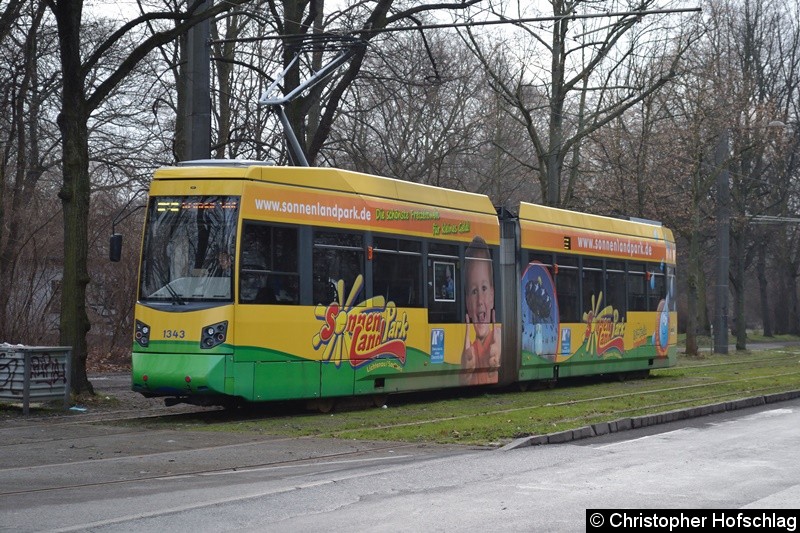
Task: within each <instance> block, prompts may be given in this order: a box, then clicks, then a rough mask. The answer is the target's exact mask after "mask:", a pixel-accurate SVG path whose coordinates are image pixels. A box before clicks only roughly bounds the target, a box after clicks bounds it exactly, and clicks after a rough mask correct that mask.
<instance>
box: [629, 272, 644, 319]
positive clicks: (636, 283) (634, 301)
mask: <svg viewBox="0 0 800 533" xmlns="http://www.w3.org/2000/svg"><path fill="white" fill-rule="evenodd" d="M628 311H647V279H646V275H645V269H644V265H643V264H641V263H629V264H628Z"/></svg>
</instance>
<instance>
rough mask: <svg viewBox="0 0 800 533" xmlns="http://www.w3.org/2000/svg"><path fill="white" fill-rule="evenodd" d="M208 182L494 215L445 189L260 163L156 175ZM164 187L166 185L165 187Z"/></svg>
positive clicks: (475, 200) (477, 199)
mask: <svg viewBox="0 0 800 533" xmlns="http://www.w3.org/2000/svg"><path fill="white" fill-rule="evenodd" d="M206 179H214V180H247V181H254V182H265V183H273V184H278V185H290V186H295V187H302V188H307V189H317V190H320V191H334V192H344V193H352V194H359V195H362V196H372V197H376V198H386V199H392V200H399V201H403V202H411V203H417V204H422V205H429V206H438V207H447V208H450V209H457V210H460V211H472V212H475V213H484V214H490V215H495V209H494V206H493V205H492V202H491V201H490V200H489V198H488V197H487V196H484V195H481V194H474V193H469V192H464V191H455V190H451V189H443V188H440V187H433V186H430V185H424V184H420V183H412V182H409V181H403V180H398V179H393V178H385V177H379V176H372V175H369V174H361V173H358V172H351V171H348V170H341V169H336V168H320V167H282V166H268V165H259V164H257V163H253V164H249V165H246V164H231V165H230V166H228V165H218V164H213V165H212V164H209V165H202V164H198V165H196V166H195V165H187V166H179V167H164V168H161V169H159V170H157V171H156V173H155V180H156V181H168V180H169V181H171V180H206ZM162 185H166V183H163V184H162ZM159 189H160V188H159ZM165 189H172V187H169V186H167V187H165ZM175 192H177V191H174V190H172V191H170V192H169V193H170V194H173V193H175ZM185 192H186V191H185V189H184V193H185Z"/></svg>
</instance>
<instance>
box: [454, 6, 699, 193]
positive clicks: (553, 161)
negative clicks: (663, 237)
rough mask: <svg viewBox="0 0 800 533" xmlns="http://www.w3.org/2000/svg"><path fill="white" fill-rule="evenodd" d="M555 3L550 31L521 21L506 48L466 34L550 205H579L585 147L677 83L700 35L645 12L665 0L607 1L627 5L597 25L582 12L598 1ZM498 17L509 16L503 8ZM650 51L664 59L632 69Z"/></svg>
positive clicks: (469, 33) (506, 39)
mask: <svg viewBox="0 0 800 533" xmlns="http://www.w3.org/2000/svg"><path fill="white" fill-rule="evenodd" d="M549 4H550V7H551V8H552V12H551V15H552V22H551V23H550V25H549V28H547V29H545V28H542V27H537V26H532V25H520V29H519V30H518V31H519V32H520V35H519V36H517V37H516V39H512V38H510V37H509V38H504V40H503V43H502V44H501V45H499V46H498V45H496V44H495V45H490V44H488V43H487V42H486V41H487V39H483V38H479V36H478V35H477V34H476V32H475V31H473V30H469V31H467V32H466V33H465V36H464V38H465V41H466V42H467V43H468V44H469V46H470V47H471V49H472V50H473V52H474V53H475V54H476V56H477V57H478V58H479V60H480V61H481V64H482V65H483V68H484V69H485V71H486V72H487V73H488V75H489V76H490V78H491V81H492V86H493V87H494V89H495V90H496V91H498V93H499V94H500V95H501V96H502V97H503V99H504V101H505V102H506V105H507V109H508V112H509V113H511V114H512V115H513V116H514V117H515V119H516V120H518V121H519V122H520V123H521V124H522V125H523V126H524V128H525V131H526V132H527V136H528V139H529V141H530V143H531V144H532V145H533V147H534V149H535V152H536V157H537V159H538V168H539V183H540V187H541V190H542V196H543V197H544V198H545V201H546V203H548V204H549V205H553V206H562V205H570V204H571V202H572V194H573V187H574V181H575V179H576V178H577V175H578V174H577V172H576V169H577V167H578V163H579V161H580V144H581V143H582V142H583V141H584V139H586V137H587V136H588V135H590V134H592V133H593V132H595V131H597V130H598V129H599V128H601V127H602V126H604V125H605V124H608V123H609V122H611V121H612V120H614V119H615V118H617V117H619V116H620V115H622V114H623V113H625V112H626V111H627V110H628V109H630V108H631V107H633V106H634V105H636V104H637V103H639V102H641V101H642V100H643V99H645V98H647V97H648V96H649V95H652V94H654V93H655V92H657V91H658V90H659V89H660V88H661V87H663V86H664V85H666V84H667V83H669V82H670V81H671V80H673V79H674V78H675V76H676V75H677V74H678V68H679V64H680V60H681V58H682V57H683V55H684V54H685V53H686V51H687V50H688V49H689V47H690V46H691V44H692V42H694V41H695V40H696V39H697V35H696V34H694V33H689V32H685V31H682V29H681V28H676V27H675V25H674V24H671V23H670V22H669V20H668V19H665V18H662V17H653V18H651V17H648V16H645V15H643V13H645V12H646V11H647V10H650V9H653V8H655V7H657V6H658V2H657V0H640V1H636V2H633V3H624V2H620V3H615V4H613V5H612V6H608V5H607V4H603V5H602V9H603V10H607V9H610V8H613V7H619V9H618V10H617V12H619V13H622V14H619V15H614V16H609V17H608V19H607V20H604V21H603V23H602V25H600V24H597V25H595V26H593V27H589V26H588V25H586V24H578V23H576V21H575V19H576V17H578V15H579V13H582V12H588V13H592V12H594V10H595V9H596V8H597V7H598V6H596V5H595V4H594V3H593V2H590V1H586V0H567V1H565V0H551V1H550V2H549ZM612 11H614V10H613V9H612ZM496 14H497V15H498V16H505V15H506V13H503V12H501V11H499V10H497V11H496ZM578 18H580V17H578ZM506 49H513V50H517V51H518V52H516V53H517V57H516V60H515V61H508V60H506V59H503V60H501V61H498V60H497V58H498V57H502V54H507V52H505V50H506ZM645 54H651V55H654V56H656V57H658V58H660V60H659V61H655V62H649V65H650V67H651V68H649V69H642V68H638V69H636V68H632V67H633V66H635V65H636V64H637V63H639V62H641V61H642V59H643V56H644V55H645ZM541 57H545V58H547V59H548V60H549V62H545V61H543V60H540V59H539V58H541ZM497 65H500V66H502V67H503V69H502V70H498V69H497ZM570 157H571V165H572V171H571V173H570V174H569V177H568V180H567V182H566V183H564V178H563V176H562V174H563V171H564V169H565V165H566V162H567V159H568V158H570Z"/></svg>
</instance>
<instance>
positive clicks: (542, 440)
mask: <svg viewBox="0 0 800 533" xmlns="http://www.w3.org/2000/svg"><path fill="white" fill-rule="evenodd" d="M795 398H800V390H793V391H788V392H778V393H775V394H767V395H765V396H754V397H752V398H742V399H740V400H731V401H728V402H721V403H713V404H710V405H702V406H699V407H687V408H686V409H677V410H675V411H666V412H664V413H656V414H652V415H643V416H634V417H631V418H620V419H618V420H614V421H612V422H598V423H597V424H592V425H590V426H583V427H580V428H577V429H570V430H566V431H558V432H556V433H548V434H547V435H530V436H528V437H521V438H518V439H515V440H513V441H511V442H509V443H508V444H506V445H505V446H503V447H501V448H498V450H497V451H501V452H505V451H509V450H516V449H517V448H524V447H526V446H540V445H542V444H562V443H565V442H571V441H573V440H578V439H587V438H590V437H596V436H599V435H606V434H608V433H618V432H620V431H627V430H630V429H637V428H643V427H647V426H655V425H658V424H666V423H668V422H675V421H678V420H686V419H689V418H698V417H701V416H706V415H711V414H714V413H723V412H726V411H736V410H738V409H745V408H747V407H758V406H759V405H766V404H771V403H777V402H785V401H787V400H793V399H795Z"/></svg>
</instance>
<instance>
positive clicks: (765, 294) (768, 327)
mask: <svg viewBox="0 0 800 533" xmlns="http://www.w3.org/2000/svg"><path fill="white" fill-rule="evenodd" d="M756 270H757V272H758V294H759V297H760V300H761V323H762V325H763V328H764V336H765V337H772V336H773V331H772V315H771V314H770V309H769V284H768V283H767V244H766V239H762V241H761V244H760V245H759V248H758V266H757V267H756Z"/></svg>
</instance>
